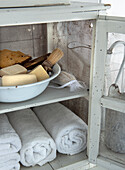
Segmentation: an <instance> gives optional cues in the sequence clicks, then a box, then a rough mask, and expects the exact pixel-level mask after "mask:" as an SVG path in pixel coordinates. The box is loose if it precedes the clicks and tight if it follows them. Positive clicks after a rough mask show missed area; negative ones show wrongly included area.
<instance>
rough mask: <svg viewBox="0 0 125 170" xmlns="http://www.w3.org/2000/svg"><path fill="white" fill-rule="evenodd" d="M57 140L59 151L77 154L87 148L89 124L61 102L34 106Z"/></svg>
mask: <svg viewBox="0 0 125 170" xmlns="http://www.w3.org/2000/svg"><path fill="white" fill-rule="evenodd" d="M33 111H34V112H35V113H36V115H37V116H38V118H39V119H40V121H41V122H42V124H43V126H44V127H45V128H46V129H47V131H48V132H49V133H50V135H51V136H52V138H53V139H54V140H55V143H56V147H57V150H58V152H60V153H64V154H70V155H73V154H76V153H79V152H81V151H83V150H84V149H85V148H86V143H87V142H86V140H87V139H86V137H87V125H86V123H85V122H84V121H83V120H81V119H80V118H79V117H78V116H76V115H75V114H74V113H73V112H72V111H71V110H69V109H68V108H66V107H65V106H63V105H62V104H60V103H55V104H50V105H45V106H40V107H36V108H33Z"/></svg>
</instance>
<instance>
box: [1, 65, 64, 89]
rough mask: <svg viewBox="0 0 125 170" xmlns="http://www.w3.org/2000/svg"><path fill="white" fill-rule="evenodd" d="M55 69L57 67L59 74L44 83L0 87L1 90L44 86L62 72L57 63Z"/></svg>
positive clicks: (43, 81)
mask: <svg viewBox="0 0 125 170" xmlns="http://www.w3.org/2000/svg"><path fill="white" fill-rule="evenodd" d="M53 67H57V73H54V74H53V75H52V76H51V77H49V78H47V79H45V80H42V81H39V82H36V83H31V84H25V85H17V86H0V90H1V89H15V88H16V89H17V88H24V87H31V86H34V85H39V84H43V83H46V82H50V81H51V80H53V79H54V78H56V77H57V76H58V75H59V74H60V72H61V68H60V66H59V64H57V63H56V64H55V65H54V66H53Z"/></svg>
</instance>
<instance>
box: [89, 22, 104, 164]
mask: <svg viewBox="0 0 125 170" xmlns="http://www.w3.org/2000/svg"><path fill="white" fill-rule="evenodd" d="M105 27H106V25H105V23H103V22H101V21H99V20H97V22H96V30H95V31H94V36H95V42H93V51H92V59H91V75H90V76H91V77H90V96H89V101H90V103H89V122H88V123H89V134H88V157H89V161H90V162H92V163H96V158H97V156H98V154H99V138H100V128H101V105H100V102H99V101H100V98H101V97H102V95H103V86H104V67H105V57H103V56H106V53H107V50H106V43H107V34H103V33H105V32H103V31H104V28H105ZM102 35H103V36H102ZM95 132H96V133H95Z"/></svg>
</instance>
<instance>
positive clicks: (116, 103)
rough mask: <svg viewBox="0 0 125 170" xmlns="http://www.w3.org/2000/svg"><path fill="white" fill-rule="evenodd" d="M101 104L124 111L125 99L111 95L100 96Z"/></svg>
mask: <svg viewBox="0 0 125 170" xmlns="http://www.w3.org/2000/svg"><path fill="white" fill-rule="evenodd" d="M101 106H102V107H105V108H108V109H113V110H116V111H118V112H123V113H125V100H121V99H117V98H113V97H102V98H101Z"/></svg>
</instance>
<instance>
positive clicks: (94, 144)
mask: <svg viewBox="0 0 125 170" xmlns="http://www.w3.org/2000/svg"><path fill="white" fill-rule="evenodd" d="M108 8H110V5H104V4H98V3H83V2H71V4H70V5H67V6H58V7H57V6H51V7H47V6H46V7H32V8H30V7H28V8H8V9H4V8H3V9H0V16H1V19H0V27H2V26H15V25H27V24H40V23H41V24H42V23H47V41H48V52H51V51H52V46H51V42H52V40H51V31H52V30H51V29H52V27H51V23H54V22H64V21H78V20H90V19H92V20H94V21H95V22H94V27H93V48H92V55H91V74H90V91H89V94H88V91H86V90H81V91H78V92H72V93H70V92H69V89H68V88H65V89H61V90H56V89H51V88H47V89H46V91H45V92H44V93H43V94H41V95H39V96H38V97H36V98H34V99H32V100H29V101H25V102H21V103H10V104H9V103H0V114H3V113H7V112H11V111H16V110H21V109H25V108H30V107H36V106H40V105H44V104H49V103H54V102H60V101H65V100H69V99H75V98H80V97H85V98H87V99H88V100H89V121H88V145H87V153H86V151H85V153H84V154H81V153H80V154H79V155H74V156H73V157H72V158H71V157H69V156H64V155H63V156H62V155H58V156H57V158H56V160H54V161H53V162H51V163H49V164H46V165H45V166H43V167H38V166H36V167H31V168H25V167H21V170H26V169H31V170H43V169H44V170H52V169H61V170H72V169H75V170H77V169H90V168H93V167H94V166H96V165H99V166H100V167H101V166H102V167H105V168H106V169H113V170H115V169H116V170H123V169H125V155H124V154H121V155H119V154H116V153H113V152H111V151H109V150H107V149H106V147H104V144H103V141H102V140H100V138H101V137H102V129H101V127H103V122H104V120H103V117H104V116H103V114H102V113H103V112H104V110H105V108H109V109H114V110H117V111H121V112H124V113H125V101H120V100H118V99H114V98H109V97H106V96H104V93H103V88H104V70H105V60H106V54H107V34H108V32H116V33H124V34H125V30H124V28H125V22H124V18H116V17H106V16H99V11H103V10H104V11H105V10H106V9H108ZM102 110H103V112H102ZM101 120H102V121H101ZM86 154H87V156H86ZM79 158H80V159H79ZM66 162H70V165H69V164H66Z"/></svg>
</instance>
